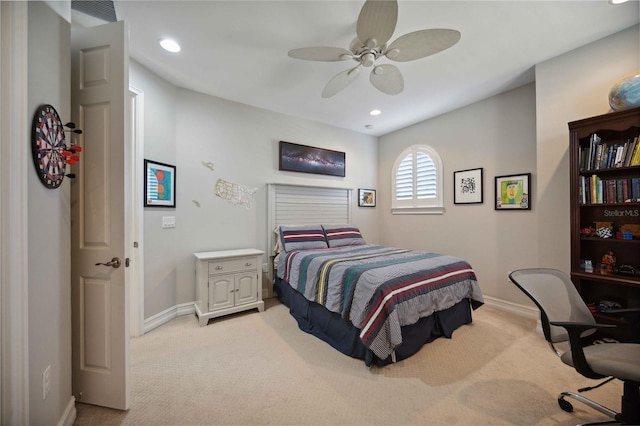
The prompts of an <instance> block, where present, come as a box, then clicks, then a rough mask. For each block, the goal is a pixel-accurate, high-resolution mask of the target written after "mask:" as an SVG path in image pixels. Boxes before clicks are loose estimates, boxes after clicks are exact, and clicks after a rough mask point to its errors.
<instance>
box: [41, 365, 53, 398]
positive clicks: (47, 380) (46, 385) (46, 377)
mask: <svg viewBox="0 0 640 426" xmlns="http://www.w3.org/2000/svg"><path fill="white" fill-rule="evenodd" d="M49 389H51V365H47V368H45V369H44V372H43V373H42V399H46V398H47V395H49Z"/></svg>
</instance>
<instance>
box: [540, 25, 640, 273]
mask: <svg viewBox="0 0 640 426" xmlns="http://www.w3.org/2000/svg"><path fill="white" fill-rule="evenodd" d="M639 68H640V33H639V32H638V26H637V25H636V26H634V27H632V28H629V29H627V30H625V31H621V32H619V33H617V34H614V35H612V36H610V37H607V38H604V39H602V40H599V41H597V42H594V43H591V44H589V45H587V46H584V47H581V48H579V49H575V50H573V51H572V52H569V53H567V54H565V55H562V56H559V57H557V58H553V59H550V60H548V61H546V62H543V63H541V64H538V65H537V66H536V99H537V102H536V115H537V117H538V119H537V126H536V128H537V143H536V150H537V156H538V188H539V195H538V197H537V204H538V215H537V216H538V222H539V224H540V225H539V227H538V230H539V234H538V245H539V253H538V257H539V264H540V265H541V266H548V267H551V268H558V269H562V270H564V271H567V272H568V271H569V268H570V262H571V260H570V245H569V213H568V212H569V151H568V150H569V128H568V126H567V123H568V122H570V121H574V120H579V119H582V118H587V117H591V116H594V115H600V114H606V113H607V112H609V111H610V108H609V100H608V99H609V98H608V94H609V90H610V89H611V87H612V86H613V84H614V83H615V82H616V81H617V80H618V79H619V78H620V77H622V76H623V75H625V74H628V73H630V72H633V71H636V70H638V69H639Z"/></svg>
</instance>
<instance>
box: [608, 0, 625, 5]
mask: <svg viewBox="0 0 640 426" xmlns="http://www.w3.org/2000/svg"><path fill="white" fill-rule="evenodd" d="M627 1H629V0H609V3H611V4H622V3H626V2H627Z"/></svg>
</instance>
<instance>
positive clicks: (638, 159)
mask: <svg viewBox="0 0 640 426" xmlns="http://www.w3.org/2000/svg"><path fill="white" fill-rule="evenodd" d="M579 162H580V164H579V167H580V170H600V169H612V168H618V167H630V166H638V165H640V143H639V142H638V136H636V137H634V138H633V139H628V140H627V141H626V142H624V143H621V144H620V143H606V142H602V139H601V138H600V137H599V136H598V135H597V134H596V133H593V134H592V135H591V137H590V138H589V145H588V146H586V145H585V146H580V152H579Z"/></svg>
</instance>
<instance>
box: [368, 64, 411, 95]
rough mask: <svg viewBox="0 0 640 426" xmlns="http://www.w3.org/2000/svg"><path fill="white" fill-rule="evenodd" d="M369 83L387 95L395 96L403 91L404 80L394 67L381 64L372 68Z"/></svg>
mask: <svg viewBox="0 0 640 426" xmlns="http://www.w3.org/2000/svg"><path fill="white" fill-rule="evenodd" d="M369 81H371V84H373V86H374V87H375V88H376V89H378V90H379V91H381V92H382V93H386V94H387V95H397V94H399V93H401V92H402V91H403V90H404V78H403V77H402V74H401V73H400V70H399V69H398V68H397V67H396V66H395V65H391V64H383V65H378V66H376V67H373V69H372V70H371V74H370V75H369Z"/></svg>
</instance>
